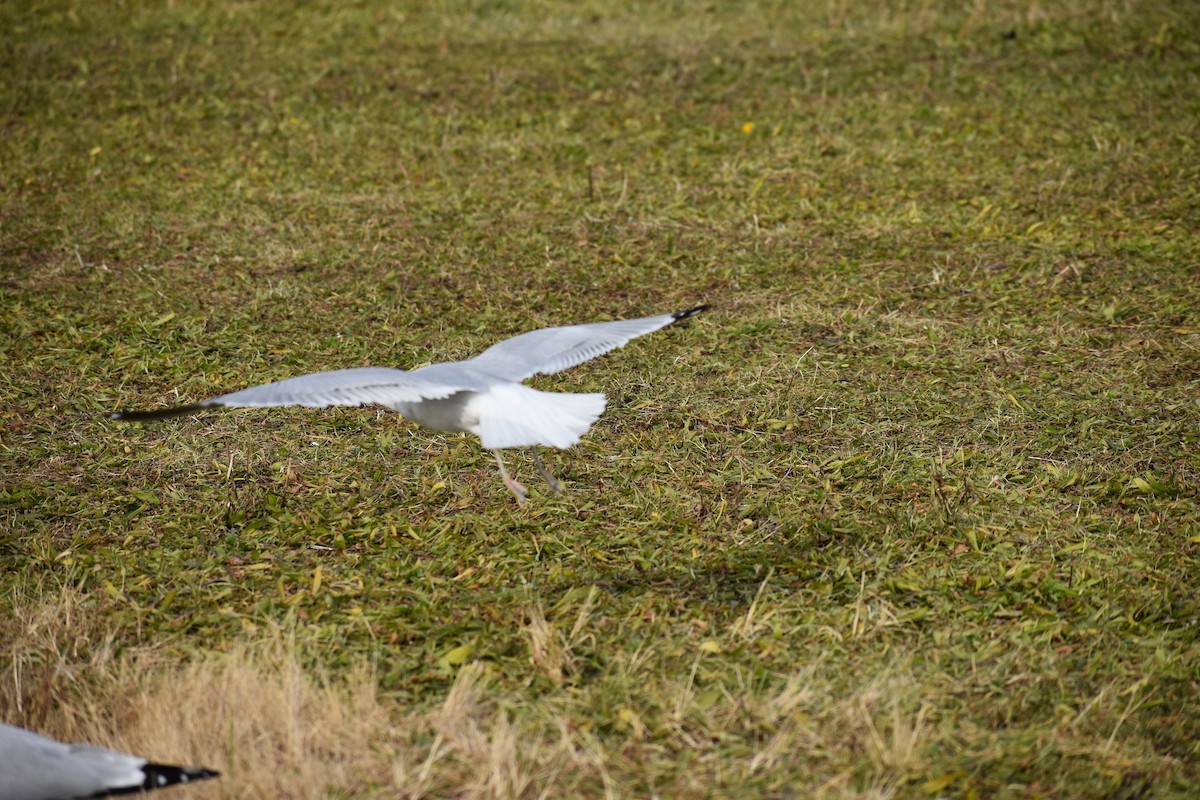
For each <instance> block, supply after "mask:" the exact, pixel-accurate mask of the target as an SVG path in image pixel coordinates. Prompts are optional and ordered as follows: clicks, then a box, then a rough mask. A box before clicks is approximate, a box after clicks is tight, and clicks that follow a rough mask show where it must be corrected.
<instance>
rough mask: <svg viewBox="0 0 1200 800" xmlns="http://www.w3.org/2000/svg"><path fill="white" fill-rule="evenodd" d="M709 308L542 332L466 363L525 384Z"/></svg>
mask: <svg viewBox="0 0 1200 800" xmlns="http://www.w3.org/2000/svg"><path fill="white" fill-rule="evenodd" d="M707 308H708V306H707V305H703V306H696V307H695V308H689V309H688V310H687V311H676V312H675V313H674V314H659V315H657V316H653V317H641V318H639V319H619V320H614V321H612V322H592V323H589V324H585V325H565V326H563V327H561V328H543V329H541V330H538V331H530V332H529V333H522V334H521V335H520V336H514V337H513V338H511V339H505V340H504V341H503V342H497V343H496V344H494V345H492V346H491V347H489V348H488V349H487V350H484V351H483V352H482V353H480V354H479V355H477V356H475V357H474V358H472V359H470V360H468V361H465V362H463V363H464V364H469V365H470V366H471V367H472V368H473V369H477V370H479V371H480V372H486V373H488V374H489V375H495V376H496V377H498V378H505V379H507V380H511V381H523V380H525V379H526V378H530V377H533V376H534V375H539V374H540V375H550V374H553V373H555V372H561V371H563V370H564V369H568V368H570V367H574V366H575V365H577V364H582V363H583V362H585V361H589V360H591V359H593V358H595V357H596V356H599V355H603V354H604V353H607V352H609V351H610V350H616V349H617V348H618V347H621V346H622V345H624V344H625V343H626V342H628V341H630V340H631V339H636V338H637V337H639V336H645V335H646V334H647V333H653V332H654V331H656V330H658V329H659V328H665V327H666V326H667V325H670V324H671V323H673V322H678V321H679V320H681V319H687V318H688V317H694V316H696V315H697V314H699V313H700V312H701V311H704V310H705V309H707Z"/></svg>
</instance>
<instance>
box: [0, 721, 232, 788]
mask: <svg viewBox="0 0 1200 800" xmlns="http://www.w3.org/2000/svg"><path fill="white" fill-rule="evenodd" d="M217 774H218V773H216V772H213V771H212V770H207V769H199V768H195V767H176V766H170V765H166V764H151V763H149V762H148V761H146V759H144V758H141V757H139V756H132V755H127V754H125V753H118V752H116V751H115V750H106V749H104V748H102V747H91V746H89V745H68V744H63V743H62V742H57V741H55V740H54V739H50V738H47V737H45V736H41V735H39V734H36V733H33V732H32V731H27V730H25V729H24V728H17V727H14V726H12V725H4V724H0V797H3V798H4V799H5V800H58V799H59V798H63V799H69V798H72V797H92V796H94V795H104V794H110V793H112V794H124V793H127V792H135V791H138V790H143V791H148V790H150V789H157V788H160V787H163V786H170V785H172V784H176V783H187V782H188V781H193V780H203V779H205V778H215V777H217Z"/></svg>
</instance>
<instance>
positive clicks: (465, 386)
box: [108, 305, 708, 503]
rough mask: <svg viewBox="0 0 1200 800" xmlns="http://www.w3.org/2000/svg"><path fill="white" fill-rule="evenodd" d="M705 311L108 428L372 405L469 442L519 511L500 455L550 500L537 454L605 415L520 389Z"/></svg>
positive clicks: (591, 403) (297, 381)
mask: <svg viewBox="0 0 1200 800" xmlns="http://www.w3.org/2000/svg"><path fill="white" fill-rule="evenodd" d="M707 308H708V306H707V305H702V306H696V307H695V308H689V309H688V310H686V311H677V312H675V313H674V314H659V315H657V316H653V317H641V318H639V319H627V320H614V321H612V322H593V323H588V324H584V325H566V326H563V327H560V328H543V329H542V330H536V331H530V332H528V333H523V334H521V335H519V336H514V337H513V338H511V339H505V340H504V341H502V342H498V343H497V344H494V345H492V346H491V347H489V348H488V349H487V350H484V351H483V352H482V353H480V354H479V355H477V356H475V357H474V358H471V359H467V360H466V361H449V362H445V363H442V364H430V365H428V366H425V367H420V368H418V369H414V370H411V371H405V370H401V369H391V368H388V367H360V368H357V369H339V370H333V371H331V372H315V373H313V374H311V375H299V376H297V377H294V378H288V379H286V380H281V381H277V382H275V383H268V384H264V385H262V386H254V387H251V388H249V389H243V390H241V391H239V392H233V393H232V394H224V395H221V396H220V397H213V398H211V399H209V400H203V401H201V402H199V403H192V404H190V405H184V406H175V407H173V408H166V409H161V410H156V411H114V412H113V413H111V414H109V415H108V416H109V418H110V419H118V420H130V421H137V422H145V421H149V420H157V419H165V418H168V417H175V416H181V415H185V414H191V413H193V412H197V411H201V410H203V409H206V408H212V407H214V406H229V407H234V408H264V407H278V406H308V407H312V408H326V407H328V406H361V405H366V404H369V403H377V404H379V405H381V406H384V407H386V408H390V409H392V410H393V411H397V412H399V413H400V414H402V415H403V416H405V417H407V418H408V419H410V420H412V421H413V422H416V423H417V424H419V425H424V426H425V427H427V428H432V429H434V430H438V431H449V432H462V433H473V434H475V435H476V436H478V437H479V439H480V440H481V441H482V443H483V446H484V447H485V448H487V449H488V450H490V451H492V455H494V456H495V457H496V463H497V464H499V466H500V476H501V477H502V478H503V479H504V485H505V486H507V487H508V488H509V490H510V491H511V492H512V493H513V495H515V496H516V498H517V502H518V503H523V502H524V501H525V497H526V495H527V494H528V492H527V490H526V489H525V487H524V486H522V485H521V484H520V483H518V482H517V481H516V480H515V479H514V478H512V477H511V476H509V474H508V470H507V469H506V468H505V466H504V459H503V458H502V457H501V455H500V451H501V450H503V449H506V448H512V447H528V448H530V450H531V452H532V453H533V462H534V464H535V465H536V466H537V469H538V472H540V473H541V475H542V477H543V478H545V480H546V483H547V484H549V486H550V488H551V489H552V490H553V491H554V493H555V494H559V493H561V492H562V485H561V484H560V483H559V482H558V480H557V479H556V478H555V477H554V476H553V475H551V474H550V471H549V470H548V469H547V468H546V465H545V464H544V463H543V462H542V459H541V456H539V455H538V451H537V446H538V445H544V446H546V447H554V448H558V449H566V448H568V447H570V446H572V445H574V444H575V443H576V442H578V441H579V439H580V437H582V436H583V434H585V433H587V431H588V430H589V429H590V428H591V427H592V424H593V423H594V422H595V421H596V420H597V419H599V417H600V414H602V413H603V412H604V406H605V402H606V400H605V397H604V395H603V394H571V393H566V392H543V391H539V390H537V389H532V388H530V387H528V386H525V385H524V383H523V382H524V381H525V380H527V379H529V378H531V377H533V376H534V375H550V374H553V373H555V372H561V371H562V370H565V369H568V368H570V367H574V366H576V365H578V364H582V363H583V362H585V361H589V360H591V359H593V358H595V357H597V356H599V355H603V354H604V353H607V352H609V351H610V350H615V349H617V348H618V347H621V346H622V345H624V344H625V343H627V342H629V341H630V340H631V339H636V338H637V337H639V336H645V335H646V334H648V333H652V332H654V331H656V330H658V329H659V328H665V327H666V326H667V325H670V324H672V323H675V322H678V321H680V320H683V319H687V318H689V317H694V316H696V315H697V314H699V313H700V312H701V311H704V310H705V309H707Z"/></svg>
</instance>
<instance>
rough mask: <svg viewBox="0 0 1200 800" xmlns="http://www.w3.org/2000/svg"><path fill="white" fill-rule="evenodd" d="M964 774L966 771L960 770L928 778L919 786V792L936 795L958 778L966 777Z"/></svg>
mask: <svg viewBox="0 0 1200 800" xmlns="http://www.w3.org/2000/svg"><path fill="white" fill-rule="evenodd" d="M966 774H967V773H966V770H961V769H960V770H958V771H957V772H947V773H946V774H945V775H938V776H937V777H936V778H930V779H929V780H927V781H925V782H924V783H922V784H921V791H922V792H924V793H925V794H937V793H938V792H940V791H942V790H943V789H945V788H946V787H947V786H949V785H950V784H952V783H954V782H955V781H956V780H958V779H959V778H962V777H964V776H966Z"/></svg>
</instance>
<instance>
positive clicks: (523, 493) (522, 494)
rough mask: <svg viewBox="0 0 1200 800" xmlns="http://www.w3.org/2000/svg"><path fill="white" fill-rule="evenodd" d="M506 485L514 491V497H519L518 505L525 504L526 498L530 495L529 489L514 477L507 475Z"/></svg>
mask: <svg viewBox="0 0 1200 800" xmlns="http://www.w3.org/2000/svg"><path fill="white" fill-rule="evenodd" d="M504 485H505V486H507V487H508V490H509V491H510V492H512V493H513V496H514V497H516V498H517V505H524V504H525V498H526V497H528V496H529V490H528V489H526V488H525V487H524V486H522V485H521V484H519V483H517V482H516V481H515V480H513V479H512V478H507V477H506V478H505V479H504Z"/></svg>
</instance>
